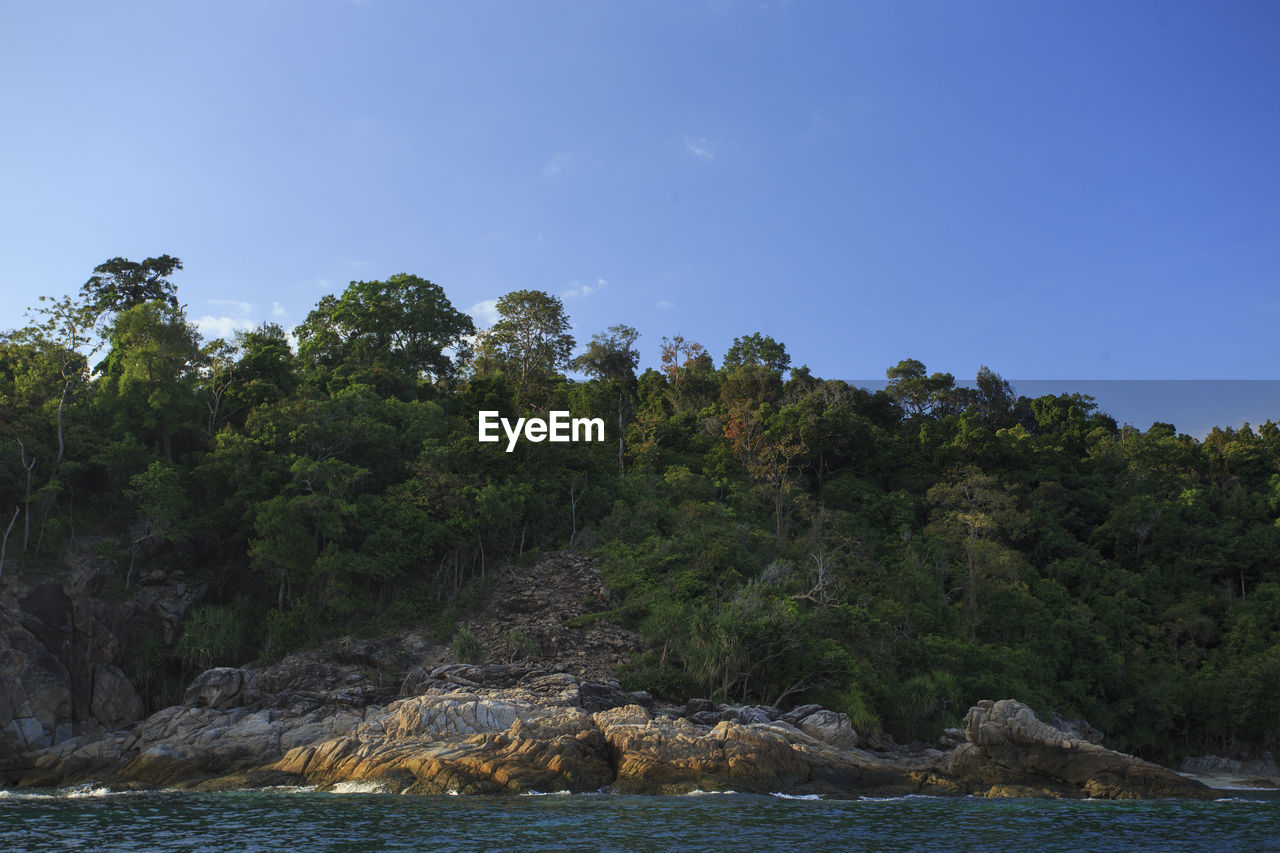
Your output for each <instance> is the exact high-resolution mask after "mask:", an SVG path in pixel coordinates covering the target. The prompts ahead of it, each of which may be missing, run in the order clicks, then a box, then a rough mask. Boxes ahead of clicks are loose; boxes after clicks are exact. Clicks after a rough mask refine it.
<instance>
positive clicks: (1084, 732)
mask: <svg viewBox="0 0 1280 853" xmlns="http://www.w3.org/2000/svg"><path fill="white" fill-rule="evenodd" d="M1050 725H1052V726H1053V727H1054V728H1055V729H1061V730H1062V731H1064V732H1066V733H1067V734H1069V735H1071V736H1072V737H1074V738H1077V739H1079V740H1082V741H1084V742H1086V743H1102V732H1100V731H1098V730H1097V729H1095V728H1094V727H1093V726H1091V725H1089V724H1088V723H1087V722H1085V721H1084V720H1073V719H1069V718H1064V717H1061V716H1059V715H1058V714H1054V715H1053V722H1052V723H1051V724H1050Z"/></svg>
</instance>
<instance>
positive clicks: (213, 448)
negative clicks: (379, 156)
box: [0, 255, 1280, 757]
mask: <svg viewBox="0 0 1280 853" xmlns="http://www.w3.org/2000/svg"><path fill="white" fill-rule="evenodd" d="M181 268H182V266H181V263H180V262H179V261H178V260H177V259H176V258H172V257H170V256H167V255H162V256H160V257H157V258H148V259H146V260H144V261H142V262H137V263H135V262H132V261H128V260H126V259H122V258H114V259H112V260H110V261H107V262H106V263H104V264H102V265H100V266H99V267H98V268H97V269H95V271H94V276H93V277H92V278H90V280H89V281H88V282H87V283H86V284H85V286H84V288H82V291H81V293H80V295H79V296H78V297H76V298H71V297H62V298H59V299H48V300H46V302H45V307H44V308H43V309H41V310H40V311H37V312H34V315H33V318H32V320H31V322H30V323H29V324H28V325H26V326H25V327H23V328H21V329H16V330H13V331H11V332H9V333H6V334H3V335H0V473H3V476H0V523H3V524H9V522H10V520H11V519H12V521H13V526H12V528H11V532H10V535H9V538H8V540H7V543H6V552H5V560H6V561H7V562H6V572H8V571H9V566H14V567H15V568H16V569H17V570H19V571H22V570H24V569H31V568H33V567H35V566H37V565H38V563H37V562H36V561H37V558H38V553H39V552H40V551H41V549H42V548H43V549H44V553H46V554H56V553H59V552H60V551H61V550H62V546H64V545H68V544H71V543H72V542H73V541H75V540H76V539H77V538H82V537H85V536H91V537H93V541H97V542H98V546H97V551H98V554H99V556H100V557H103V558H105V559H109V560H110V562H111V563H112V564H113V565H114V567H115V568H116V570H117V574H118V576H119V583H118V586H119V591H120V592H121V593H122V594H123V592H124V588H125V584H126V583H127V582H128V580H129V579H130V578H131V577H134V576H137V572H140V571H147V570H149V569H151V568H154V567H156V566H165V567H172V566H175V565H181V566H183V567H184V568H185V569H186V570H187V571H188V572H190V573H191V574H193V575H195V576H196V577H197V578H199V579H200V581H201V582H205V583H207V584H208V586H209V589H210V596H211V598H210V603H206V604H204V605H203V606H201V607H197V608H196V609H195V610H193V611H192V613H191V614H190V616H189V617H188V619H187V622H186V625H185V626H184V628H183V631H182V633H181V635H180V637H179V638H178V640H177V644H176V646H175V647H174V648H172V649H170V648H164V647H162V644H160V643H159V641H158V640H157V639H155V638H152V639H151V640H149V641H148V643H147V644H144V646H140V647H139V648H138V649H136V650H133V652H132V654H133V658H131V663H130V664H129V665H130V667H131V672H134V673H135V674H137V676H138V679H139V683H140V684H142V686H143V689H144V691H145V692H146V694H147V696H148V701H151V702H153V703H154V702H157V701H160V700H161V697H163V696H171V695H173V693H174V691H175V690H177V689H180V686H181V685H180V682H181V679H182V677H183V675H184V673H190V672H191V671H194V670H196V669H200V668H204V667H207V666H209V665H213V664H217V663H238V662H242V661H244V660H246V659H249V658H252V657H255V656H263V655H266V656H278V655H282V654H286V653H288V652H290V651H293V650H296V649H301V648H305V647H307V646H309V645H311V644H314V643H317V642H320V641H322V640H324V639H326V638H331V637H334V636H338V635H341V634H349V633H352V632H353V631H356V632H361V631H380V630H397V629H399V628H401V627H404V626H408V625H419V626H424V627H425V628H426V630H427V631H429V632H430V633H431V634H432V635H433V636H435V637H437V638H438V639H439V641H441V642H444V641H447V640H449V639H450V638H451V639H452V643H453V647H454V653H455V655H456V656H457V657H458V658H460V659H463V660H471V661H478V660H480V659H482V658H483V657H484V656H485V653H486V651H493V652H498V653H502V654H505V655H506V656H507V657H509V658H511V659H515V660H522V659H530V658H534V657H536V656H537V655H538V654H539V649H538V643H537V641H536V639H534V638H532V637H530V636H528V635H527V634H525V633H523V632H522V631H520V630H519V629H512V630H510V631H508V632H507V633H506V635H505V636H502V637H501V638H499V639H497V640H496V641H495V643H496V645H497V647H496V648H495V649H493V650H485V649H484V648H482V647H481V643H480V641H479V639H478V638H477V637H476V636H475V634H474V633H473V632H472V631H471V630H470V629H469V628H467V627H465V625H464V626H463V627H457V628H456V627H455V626H457V625H458V624H459V623H461V622H464V621H465V620H466V619H468V618H470V617H471V616H472V615H473V612H474V609H475V608H476V607H477V606H478V604H479V602H480V600H481V599H482V596H483V592H484V590H485V589H486V588H487V586H488V584H490V583H491V581H492V580H493V577H494V574H495V573H498V572H502V571H506V570H508V568H507V567H510V566H518V565H520V564H522V563H524V562H527V561H529V560H533V559H535V558H536V556H537V555H538V554H540V553H544V552H546V551H549V550H555V549H560V548H565V547H568V546H570V545H572V546H573V547H576V548H580V549H581V548H589V549H591V550H592V551H593V552H594V554H595V555H596V556H597V558H598V561H599V565H600V567H601V572H602V575H603V579H604V581H605V583H606V585H607V586H608V588H609V590H610V593H611V595H610V598H609V600H608V602H607V604H604V605H603V606H604V607H607V608H608V611H607V614H602V613H589V614H588V615H587V616H584V617H581V618H580V619H578V620H575V621H574V622H573V624H574V625H576V626H582V627H586V626H588V625H590V624H593V623H595V622H596V621H599V620H601V619H603V618H606V615H607V618H609V619H610V620H613V619H617V620H621V621H623V622H625V623H627V624H629V625H630V626H632V627H633V628H635V629H636V630H637V631H638V632H639V633H640V635H641V636H642V637H643V638H644V641H645V646H644V648H642V649H639V650H637V652H636V654H635V655H634V656H633V660H632V663H631V665H630V666H629V667H628V668H627V669H626V671H625V672H623V673H622V676H623V678H624V681H625V682H626V684H627V685H628V687H630V688H634V689H646V690H650V691H651V692H654V693H656V694H658V695H661V696H664V697H667V698H671V699H675V700H683V699H686V698H689V697H690V696H693V695H703V696H708V697H714V698H718V699H722V700H726V701H734V702H767V703H776V704H781V705H784V706H789V705H793V704H797V703H801V702H809V701H817V702H823V703H825V704H827V705H828V706H830V707H834V708H838V709H840V710H843V711H845V712H846V713H848V714H849V715H850V717H851V719H852V720H853V721H854V725H855V727H856V728H858V729H859V730H860V731H868V732H870V731H877V730H880V729H881V728H883V729H887V730H888V731H891V732H893V733H894V734H895V735H899V736H907V737H914V738H920V739H929V738H932V737H935V736H936V734H937V732H938V729H939V728H941V727H943V726H947V725H954V724H955V723H957V722H958V720H959V718H960V716H961V715H962V714H963V713H964V711H965V709H966V708H968V707H969V705H970V704H972V703H973V702H974V701H976V700H978V699H982V698H1000V697H1005V696H1012V697H1016V698H1019V699H1022V700H1024V701H1027V702H1029V703H1031V704H1032V705H1033V706H1035V707H1036V708H1037V710H1039V711H1043V712H1046V713H1052V712H1059V713H1062V714H1063V715H1065V716H1076V717H1084V718H1086V719H1089V720H1090V721H1091V722H1093V723H1094V724H1095V725H1097V726H1099V727H1100V728H1102V729H1103V730H1104V731H1105V733H1106V734H1107V736H1108V738H1109V739H1110V742H1111V743H1112V744H1113V745H1116V746H1119V747H1121V748H1127V749H1130V750H1136V751H1140V752H1142V753H1143V754H1147V755H1151V756H1159V757H1168V756H1169V755H1172V754H1173V753H1176V752H1184V751H1189V750H1202V749H1215V750H1222V749H1227V748H1230V747H1231V746H1232V745H1233V744H1237V743H1241V744H1243V743H1248V744H1254V745H1258V746H1261V747H1266V748H1274V746H1275V743H1276V740H1277V736H1278V735H1280V731H1278V729H1280V723H1278V721H1280V705H1278V704H1277V698H1276V697H1277V694H1276V691H1275V690H1274V684H1275V683H1276V681H1277V680H1278V679H1280V619H1278V618H1277V613H1280V558H1278V557H1277V555H1280V426H1277V425H1276V424H1275V423H1271V422H1268V423H1266V424H1263V425H1262V426H1260V427H1256V428H1254V427H1246V428H1244V429H1240V430H1230V429H1222V430H1215V431H1214V432H1212V433H1211V434H1210V435H1209V436H1207V437H1206V438H1205V440H1204V441H1197V440H1195V439H1193V438H1191V437H1188V436H1185V435H1179V434H1178V433H1177V430H1176V429H1175V428H1174V427H1172V426H1171V425H1168V424H1154V425H1152V427H1151V428H1150V429H1147V430H1145V431H1143V430H1138V429H1135V428H1133V427H1131V426H1127V425H1125V426H1123V427H1121V426H1118V425H1117V424H1116V422H1115V421H1114V420H1113V419H1111V418H1110V417H1109V416H1107V415H1106V413H1104V412H1101V411H1099V410H1098V408H1097V405H1096V403H1095V401H1093V400H1092V399H1091V398H1089V397H1087V396H1085V395H1080V394H1059V395H1046V396H1042V397H1038V398H1035V399H1028V398H1026V397H1022V396H1018V395H1017V394H1016V393H1015V391H1014V389H1013V388H1012V386H1011V385H1010V383H1008V382H1007V381H1005V380H1004V379H1002V378H1001V377H1000V375H999V374H997V373H995V372H994V371H992V370H991V369H990V368H988V367H986V366H984V367H983V368H982V369H981V370H980V371H979V372H978V375H977V377H976V381H975V382H974V383H973V385H974V387H972V388H966V387H961V386H958V385H957V384H956V382H955V379H954V377H952V376H951V375H950V374H946V373H932V374H930V373H929V372H928V371H927V369H926V368H925V366H924V364H923V363H921V362H919V361H917V360H914V359H904V360H902V361H900V362H898V363H897V364H896V365H894V366H893V367H890V368H889V369H888V371H887V375H888V377H889V380H890V382H889V387H888V389H887V390H885V391H881V392H871V391H867V390H865V389H861V388H856V387H852V386H850V385H848V384H847V383H845V382H842V381H839V380H830V379H822V378H821V377H817V376H814V375H813V374H812V373H811V371H809V370H808V369H807V368H805V367H803V366H801V367H792V366H791V360H790V356H789V355H788V353H787V350H786V347H785V346H784V345H783V344H781V343H780V342H777V341H775V340H773V339H772V338H769V337H767V336H764V335H762V334H760V333H759V332H755V333H751V334H748V335H744V336H740V337H738V338H736V339H735V340H734V343H733V345H732V347H730V349H729V351H728V352H726V353H725V354H724V358H723V362H722V364H721V366H720V367H718V368H717V367H716V364H715V362H714V360H713V358H712V355H711V353H709V352H707V351H706V348H705V347H703V346H702V345H701V344H698V343H696V342H694V341H692V340H689V339H686V338H685V337H683V336H681V335H673V336H669V337H664V338H663V339H662V346H661V354H660V359H659V363H658V364H657V365H652V366H648V367H647V368H646V369H644V370H642V371H640V372H639V375H637V371H638V369H639V368H640V367H641V365H640V360H639V354H638V351H637V349H636V341H637V337H638V336H637V333H636V331H635V329H634V328H631V327H629V326H627V325H624V324H619V325H614V326H612V327H610V328H609V329H608V330H607V331H605V332H603V333H600V334H597V335H595V336H594V337H593V338H592V339H591V341H590V342H589V343H588V344H587V345H586V346H585V348H584V349H583V351H582V352H581V353H580V354H579V355H578V358H576V359H573V360H572V361H571V360H570V356H571V355H572V351H573V346H574V343H573V339H572V337H571V336H570V334H569V329H570V324H569V318H568V316H567V315H566V314H565V311H564V306H563V304H562V303H561V302H560V300H559V299H557V298H555V297H554V296H551V295H550V294H546V293H542V292H540V291H532V290H522V291H516V292H514V293H511V294H507V295H506V296H504V297H503V298H501V299H499V300H498V311H499V317H500V319H499V321H498V322H497V323H495V324H494V326H493V328H491V329H489V330H488V331H487V332H485V333H483V334H482V335H481V336H480V337H479V339H478V341H477V342H476V344H477V351H476V353H475V358H474V360H471V359H469V356H470V354H471V353H470V352H469V345H470V342H471V341H472V340H473V333H474V325H473V323H472V321H471V320H470V318H468V317H466V316H465V315H464V314H462V313H461V312H459V311H457V310H456V309H455V308H454V307H453V306H452V304H451V303H450V302H449V300H448V299H447V297H446V296H445V294H444V291H443V290H442V289H441V288H440V287H438V286H437V285H434V284H432V283H431V282H429V281H426V280H425V279H421V278H418V277H416V276H412V275H398V276H393V277H391V278H390V279H388V280H386V281H380V282H378V281H375V282H353V283H352V284H351V285H350V286H349V287H348V288H347V289H346V290H345V291H344V292H343V293H342V294H341V295H340V296H328V297H325V298H324V299H322V300H321V301H320V303H319V304H318V305H317V306H316V307H315V310H313V311H312V312H311V313H310V314H309V315H308V317H307V319H306V321H305V322H304V323H303V324H302V325H301V326H299V328H298V329H297V330H296V331H295V334H296V339H297V341H298V352H297V353H296V354H295V353H294V351H293V350H292V348H291V345H290V337H289V335H288V334H287V333H286V332H285V330H283V329H281V328H280V327H278V326H274V325H270V324H265V325H262V326H260V327H258V328H256V329H253V330H249V331H245V332H242V333H239V334H237V335H236V336H235V337H233V338H232V339H230V340H219V341H211V342H207V341H203V340H201V338H200V336H199V334H198V333H197V331H196V330H195V328H194V327H193V326H192V325H191V323H190V322H189V320H188V318H187V316H186V313H185V311H184V309H183V308H182V307H181V305H180V303H179V301H178V299H177V296H176V286H175V284H174V282H173V281H172V277H173V275H174V273H175V272H176V271H178V270H181ZM95 328H96V332H95ZM95 334H98V335H100V340H101V346H102V347H103V348H105V350H106V351H105V353H104V355H103V357H102V359H101V361H100V363H99V364H98V365H97V368H96V370H94V371H90V363H91V356H92V355H93V354H94V352H95V349H94V347H95V341H96V340H97V338H95ZM570 367H572V369H573V370H575V371H577V373H578V375H579V376H580V377H585V378H583V379H581V380H578V379H573V378H569V377H566V376H565V375H564V373H565V371H566V370H568V369H570ZM788 371H789V375H788ZM784 376H786V378H785V379H784ZM553 407H554V408H557V409H569V410H571V411H573V412H574V414H575V415H576V416H587V417H600V418H603V419H604V420H605V422H606V424H607V425H608V429H607V437H608V439H609V440H608V441H606V442H602V443H591V444H580V445H572V446H565V445H560V444H552V443H547V442H543V443H532V442H521V443H520V444H518V446H517V447H516V448H515V449H514V451H513V452H512V453H509V454H508V453H507V452H506V451H505V447H503V446H497V445H493V444H480V443H479V442H477V441H476V431H477V412H478V411H480V410H492V411H498V412H499V413H500V414H501V415H502V416H504V417H524V416H528V415H530V414H535V413H536V412H538V411H541V410H546V409H549V408H553ZM46 559H48V558H47V557H46ZM125 565H129V566H130V569H131V571H130V572H129V573H127V574H126V572H125V571H124V566H125ZM6 576H7V575H6ZM597 606H598V605H597V604H595V603H594V602H593V603H591V604H589V609H595V608H596V607H597ZM175 685H176V686H175Z"/></svg>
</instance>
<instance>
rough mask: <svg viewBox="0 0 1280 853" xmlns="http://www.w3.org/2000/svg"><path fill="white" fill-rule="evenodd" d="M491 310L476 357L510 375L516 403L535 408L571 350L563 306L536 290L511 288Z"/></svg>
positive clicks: (541, 400)
mask: <svg viewBox="0 0 1280 853" xmlns="http://www.w3.org/2000/svg"><path fill="white" fill-rule="evenodd" d="M497 312H498V316H499V320H498V322H496V323H494V324H493V326H491V327H490V328H489V329H488V330H487V331H486V332H484V333H482V334H481V337H480V349H481V357H482V359H483V360H484V361H485V362H486V363H488V364H492V365H494V366H495V367H496V368H497V369H498V370H501V371H502V372H504V373H506V374H507V375H508V376H509V377H511V381H512V384H514V385H515V386H516V392H517V394H518V395H519V397H520V399H521V401H522V402H524V403H525V404H532V405H534V406H535V407H541V406H540V404H541V403H543V402H545V397H546V393H547V391H548V388H549V385H550V383H551V380H552V379H553V378H554V377H555V376H556V375H557V374H559V373H560V372H561V371H563V370H564V369H565V368H567V367H568V366H569V356H570V355H571V354H572V353H573V347H574V341H573V336H572V335H570V334H569V317H568V315H567V314H565V311H564V304H563V303H562V302H561V301H560V299H559V298H558V297H555V296H552V295H551V294H549V293H546V292H544V291H541V290H517V291H513V292H512V293H508V294H507V295H505V296H503V297H502V298H501V299H499V300H498V304H497Z"/></svg>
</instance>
